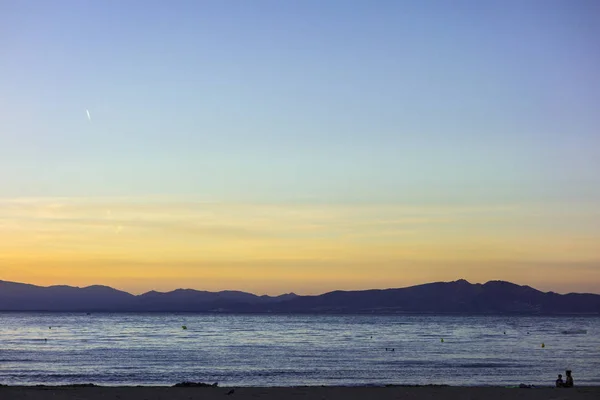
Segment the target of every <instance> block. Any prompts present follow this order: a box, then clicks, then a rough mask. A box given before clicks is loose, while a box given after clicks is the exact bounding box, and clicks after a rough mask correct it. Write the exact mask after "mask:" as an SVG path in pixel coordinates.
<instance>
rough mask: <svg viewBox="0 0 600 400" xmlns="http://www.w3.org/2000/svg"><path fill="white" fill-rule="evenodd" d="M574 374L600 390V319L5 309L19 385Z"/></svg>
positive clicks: (7, 372) (0, 343)
mask: <svg viewBox="0 0 600 400" xmlns="http://www.w3.org/2000/svg"><path fill="white" fill-rule="evenodd" d="M182 325H186V326H187V327H188V329H187V330H183V329H182ZM49 327H52V329H49ZM568 329H585V330H587V333H586V334H576V335H573V334H571V335H566V334H563V333H562V331H564V330H568ZM505 332H506V333H505ZM442 338H443V339H444V341H443V343H442V341H441V339H442ZM44 339H48V340H47V341H45V340H44ZM542 343H544V344H545V347H544V348H542ZM386 348H394V349H395V351H393V352H392V351H386V350H385V349H386ZM567 368H570V369H572V370H573V376H574V377H575V381H576V383H577V384H589V385H600V318H596V317H456V316H362V315H361V316H314V315H313V316H306V315H303V316H281V315H268V316H265V315H191V314H94V315H89V316H88V315H81V314H54V313H39V314H38V313H0V383H3V384H11V385H16V384H25V385H31V384H67V383H88V382H91V383H96V384H101V385H172V384H174V383H177V382H180V381H185V380H192V381H203V382H215V381H218V382H219V384H220V385H222V386H234V385H235V386H273V385H276V386H290V385H360V384H392V383H393V384H430V383H431V384H451V385H514V384H519V383H529V384H538V385H550V384H552V382H553V381H554V379H556V375H557V374H558V373H560V372H562V373H563V375H564V370H565V369H567Z"/></svg>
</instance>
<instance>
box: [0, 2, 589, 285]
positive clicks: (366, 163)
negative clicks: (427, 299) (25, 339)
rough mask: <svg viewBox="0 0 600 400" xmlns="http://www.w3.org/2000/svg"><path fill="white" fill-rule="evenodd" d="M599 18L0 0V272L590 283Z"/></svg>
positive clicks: (309, 5)
mask: <svg viewBox="0 0 600 400" xmlns="http://www.w3.org/2000/svg"><path fill="white" fill-rule="evenodd" d="M599 20H600V3H599V2H597V1H594V0H590V1H577V0H568V1H567V0H561V1H557V0H547V1H542V0H527V1H522V0H519V1H517V0H506V1H499V0H498V1H474V0H473V1H463V0H457V1H452V2H448V1H434V0H426V1H416V0H415V1H383V0H382V1H354V0H344V1H334V0H325V1H323V0H319V1H313V0H303V1H299V0H298V1H296V0H290V1H267V0H255V1H232V0H231V1H227V0H226V1H223V0H219V1H216V0H215V1H208V0H206V1H205V0H203V1H195V0H189V1H186V0H176V1H158V0H149V1H141V0H139V1H138V0H127V1H121V0H119V1H117V0H106V1H75V0H60V1H55V2H47V1H42V0H38V1H31V0H19V1H17V0H7V1H2V2H0V53H1V54H2V61H1V62H0V279H2V280H12V281H19V282H28V283H34V284H40V285H51V284H71V285H77V286H85V285H91V284H106V285H110V286H113V287H117V288H120V289H124V290H128V291H131V292H134V293H142V292H144V291H147V290H151V289H157V290H172V289H176V288H181V287H185V288H195V289H204V290H222V289H239V290H247V291H252V292H255V293H260V294H263V293H267V294H280V293H286V292H292V291H293V292H296V293H300V294H313V293H322V292H325V291H329V290H334V289H366V288H388V287H403V286H408V285H413V284H419V283H425V282H431V281H442V280H455V279H460V278H465V279H467V280H469V281H471V282H486V281H488V280H494V279H501V280H509V281H512V282H515V283H519V284H528V285H531V286H534V287H536V288H539V289H542V290H553V291H556V292H560V293H565V292H571V291H579V292H594V293H600V130H599V128H600V74H598V71H600V24H598V21H599ZM88 113H89V114H88Z"/></svg>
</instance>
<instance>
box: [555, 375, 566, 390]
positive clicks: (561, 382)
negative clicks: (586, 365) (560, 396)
mask: <svg viewBox="0 0 600 400" xmlns="http://www.w3.org/2000/svg"><path fill="white" fill-rule="evenodd" d="M564 386H565V383H564V382H563V380H562V374H558V379H557V380H556V387H564Z"/></svg>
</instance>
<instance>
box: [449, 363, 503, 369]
mask: <svg viewBox="0 0 600 400" xmlns="http://www.w3.org/2000/svg"><path fill="white" fill-rule="evenodd" d="M510 367H514V364H502V363H467V364H458V365H456V368H510Z"/></svg>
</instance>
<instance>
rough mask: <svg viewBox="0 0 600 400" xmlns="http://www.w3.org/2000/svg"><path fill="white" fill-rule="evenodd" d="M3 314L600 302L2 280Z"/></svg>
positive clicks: (506, 285)
mask: <svg viewBox="0 0 600 400" xmlns="http://www.w3.org/2000/svg"><path fill="white" fill-rule="evenodd" d="M0 311H58V312H211V313H293V314H303V313H312V314H334V313H336V314H524V315H565V314H577V315H582V314H588V315H600V295H598V294H581V293H569V294H558V293H554V292H542V291H539V290H536V289H534V288H532V287H529V286H521V285H517V284H514V283H510V282H504V281H490V282H487V283H485V284H479V283H477V284H473V283H469V282H468V281H466V280H464V279H461V280H457V281H452V282H435V283H427V284H423V285H417V286H411V287H405V288H399V289H373V290H360V291H333V292H329V293H325V294H321V295H317V296H299V295H296V294H294V293H290V294H285V295H281V296H257V295H254V294H251V293H246V292H240V291H221V292H207V291H198V290H191V289H178V290H175V291H172V292H167V293H160V292H155V291H151V292H148V293H144V294H142V295H138V296H136V295H133V294H130V293H127V292H123V291H119V290H116V289H113V288H110V287H107V286H89V287H84V288H79V287H72V286H50V287H41V286H34V285H28V284H23V283H15V282H5V281H0Z"/></svg>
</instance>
